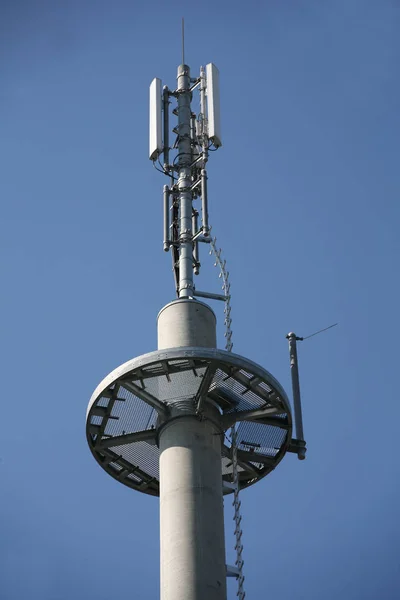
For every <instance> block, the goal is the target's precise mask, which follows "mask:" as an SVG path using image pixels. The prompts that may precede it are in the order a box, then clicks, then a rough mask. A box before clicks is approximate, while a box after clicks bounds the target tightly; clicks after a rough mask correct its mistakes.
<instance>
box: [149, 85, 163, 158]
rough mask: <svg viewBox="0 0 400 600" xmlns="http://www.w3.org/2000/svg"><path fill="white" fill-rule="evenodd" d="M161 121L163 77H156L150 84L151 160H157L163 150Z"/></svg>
mask: <svg viewBox="0 0 400 600" xmlns="http://www.w3.org/2000/svg"><path fill="white" fill-rule="evenodd" d="M161 123H162V115H161V79H159V78H158V77H155V78H154V79H153V81H152V82H151V84H150V137H149V158H150V160H156V158H158V156H159V154H160V153H161V152H162V150H163V144H162V133H161V132H162V129H161Z"/></svg>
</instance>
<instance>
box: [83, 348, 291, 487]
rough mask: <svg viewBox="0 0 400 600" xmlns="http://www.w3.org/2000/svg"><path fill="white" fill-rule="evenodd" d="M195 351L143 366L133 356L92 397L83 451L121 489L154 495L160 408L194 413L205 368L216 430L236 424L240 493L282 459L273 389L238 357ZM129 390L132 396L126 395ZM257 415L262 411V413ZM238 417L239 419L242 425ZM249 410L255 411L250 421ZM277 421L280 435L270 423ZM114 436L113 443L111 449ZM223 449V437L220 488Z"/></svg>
mask: <svg viewBox="0 0 400 600" xmlns="http://www.w3.org/2000/svg"><path fill="white" fill-rule="evenodd" d="M194 350H195V352H193V355H190V354H191V352H190V349H182V350H179V349H178V350H177V349H175V350H173V351H168V350H166V351H162V352H160V353H156V352H155V353H152V354H150V355H146V356H145V357H143V358H144V360H143V359H142V357H139V358H138V359H135V360H134V361H131V363H125V365H123V366H122V367H119V368H118V369H117V370H116V372H115V377H113V373H111V374H110V375H109V376H108V377H107V378H106V379H105V380H104V382H103V384H100V386H99V388H98V389H97V390H96V395H94V396H93V398H92V400H91V403H90V409H89V412H88V430H87V431H88V441H89V445H90V447H91V449H92V452H93V454H94V456H95V457H96V459H97V460H98V462H99V463H100V464H101V466H102V467H103V468H104V469H105V470H106V471H107V472H108V473H110V474H111V475H113V476H114V477H115V478H116V479H117V480H118V481H120V482H122V483H124V484H125V485H128V486H130V487H133V488H135V489H137V490H140V491H143V492H145V493H148V494H152V495H158V481H159V449H158V446H157V438H156V432H157V427H158V426H159V424H160V423H162V422H163V421H164V420H165V419H166V418H168V416H167V413H165V410H166V408H163V407H170V406H172V405H173V406H174V410H179V411H180V413H179V414H183V412H186V414H187V413H188V411H189V412H191V411H195V409H196V402H197V401H198V392H199V390H200V386H201V385H202V383H203V381H204V380H205V378H207V377H208V375H207V369H211V370H212V373H214V374H213V376H211V377H210V379H211V383H210V384H209V386H208V391H207V388H205V389H204V392H205V395H206V396H208V397H209V399H210V400H212V401H213V402H214V403H217V404H218V405H219V406H220V409H221V413H222V417H221V418H222V419H224V418H226V419H227V420H223V421H222V422H221V423H222V424H226V425H224V427H223V428H225V429H228V428H229V427H230V426H231V425H232V423H234V422H235V421H236V422H237V423H238V425H237V440H238V450H239V456H238V463H239V464H238V474H239V478H240V486H241V487H242V488H243V487H246V486H248V485H251V484H252V483H254V482H256V481H258V480H259V479H260V478H261V477H263V476H264V475H266V474H267V473H269V472H270V471H271V469H273V468H274V467H275V465H276V464H277V463H278V462H279V460H280V459H281V458H282V456H283V454H284V453H285V451H286V448H287V445H288V443H289V441H290V438H291V419H290V414H289V413H288V410H289V409H288V402H287V400H286V397H285V394H284V392H283V390H282V388H280V386H279V384H277V382H276V381H275V380H274V379H273V378H272V377H271V376H269V374H268V372H267V371H265V370H263V369H262V368H261V367H258V365H254V364H253V363H250V362H249V361H246V359H244V358H242V357H238V356H236V355H233V354H231V353H227V352H224V351H219V350H208V349H199V348H197V349H194ZM169 353H170V354H169ZM153 356H154V358H152V357H153ZM160 356H161V357H162V358H161V359H160ZM130 364H132V366H131V367H130ZM210 375H211V373H210ZM116 386H117V388H116ZM124 386H125V387H124ZM129 386H133V387H135V388H136V389H132V391H131V390H130V389H129ZM203 387H204V386H203ZM271 392H272V394H271ZM270 394H271V402H270V399H269V395H270ZM109 396H112V397H111V398H110V397H109ZM203 401H204V400H203ZM98 407H102V409H103V410H102V412H104V413H105V414H104V415H102V414H100V415H98V414H92V411H94V412H96V411H97V412H101V411H99V410H98ZM191 407H192V408H191ZM105 408H106V409H108V410H106V411H104V409H105ZM264 409H265V410H266V412H262V411H264ZM109 411H110V412H109ZM182 411H183V412H182ZM243 411H245V413H246V415H243V416H242V418H241V413H242V412H243ZM252 411H256V412H255V415H256V416H255V417H254V418H253V419H252ZM260 411H261V413H260ZM275 413H276V414H275ZM263 415H267V416H268V417H269V416H270V415H273V419H271V418H265V419H264V422H263V421H262V419H263ZM244 418H245V419H246V420H243V419H244ZM257 419H261V421H258V422H257ZM278 419H279V421H280V420H282V421H283V425H284V427H285V428H280V427H278V426H275V425H274V424H273V423H272V421H273V420H275V421H276V420H278ZM95 428H98V430H97V431H96V430H95ZM153 432H154V433H153ZM124 436H125V438H124ZM126 436H130V437H129V438H126ZM115 437H118V439H117V440H115V444H116V445H115V446H113V443H112V442H113V438H115ZM124 440H126V441H124ZM230 447H231V444H230V442H229V439H228V438H227V437H226V439H225V442H224V448H223V451H222V455H221V473H222V476H223V477H224V480H226V481H232V472H233V466H232V457H231V456H230V452H231V449H230ZM240 453H241V454H240ZM257 455H259V457H260V460H257Z"/></svg>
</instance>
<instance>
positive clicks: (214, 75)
mask: <svg viewBox="0 0 400 600" xmlns="http://www.w3.org/2000/svg"><path fill="white" fill-rule="evenodd" d="M206 77H207V113H208V137H209V138H210V140H211V141H212V143H213V144H214V146H215V147H216V148H219V147H220V146H222V141H221V116H220V103H219V71H218V69H217V67H216V66H215V65H214V64H213V63H209V64H208V65H206Z"/></svg>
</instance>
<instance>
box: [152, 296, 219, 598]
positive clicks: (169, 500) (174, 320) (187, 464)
mask: <svg viewBox="0 0 400 600" xmlns="http://www.w3.org/2000/svg"><path fill="white" fill-rule="evenodd" d="M215 327H216V321H215V316H214V313H213V312H212V310H211V309H210V308H209V307H208V306H207V305H206V304H203V303H202V302H198V301H196V300H177V301H176V302H172V303H171V304H169V305H167V306H166V307H164V309H163V310H162V311H161V312H160V314H159V318H158V346H159V349H165V348H167V347H182V346H205V347H215V345H216V344H215V339H216V336H215ZM219 417H220V414H219V411H218V409H217V408H215V407H214V406H212V405H211V404H208V403H207V402H206V403H205V406H204V412H203V414H202V417H201V418H200V417H199V416H198V415H196V414H195V410H194V404H193V398H188V400H187V403H185V402H182V399H181V398H180V399H179V406H177V407H176V410H175V409H173V411H172V416H171V418H170V419H169V420H167V421H166V422H164V423H163V424H162V425H161V428H160V430H159V446H160V561H161V595H160V598H161V600H226V565H225V535H224V513H223V497H222V473H221V430H220V427H219Z"/></svg>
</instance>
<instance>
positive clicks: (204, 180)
mask: <svg viewBox="0 0 400 600" xmlns="http://www.w3.org/2000/svg"><path fill="white" fill-rule="evenodd" d="M201 219H202V223H203V233H204V235H208V234H209V230H210V228H209V225H208V198H207V171H206V170H205V169H202V170H201Z"/></svg>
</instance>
